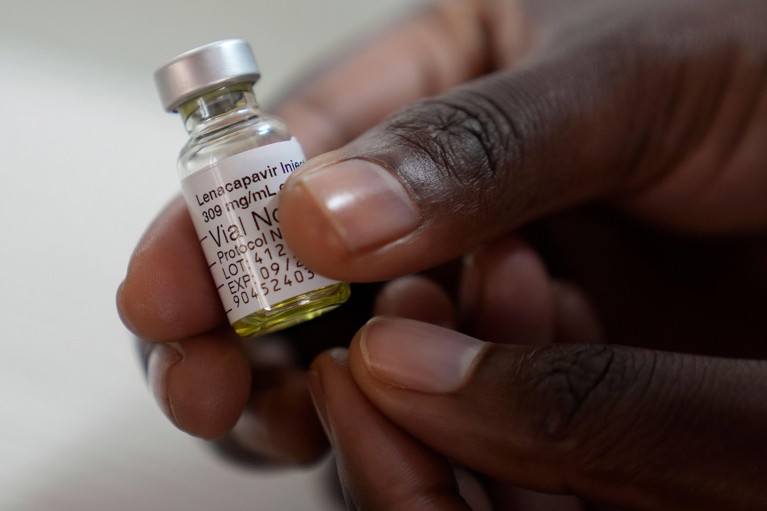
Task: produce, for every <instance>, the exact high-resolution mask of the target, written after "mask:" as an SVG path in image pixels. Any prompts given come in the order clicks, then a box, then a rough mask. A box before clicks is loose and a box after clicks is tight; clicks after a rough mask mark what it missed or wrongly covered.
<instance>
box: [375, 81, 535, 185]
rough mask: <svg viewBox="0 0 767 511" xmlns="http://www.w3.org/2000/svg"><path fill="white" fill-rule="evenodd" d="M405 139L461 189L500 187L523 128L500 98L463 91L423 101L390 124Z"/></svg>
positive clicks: (400, 139)
mask: <svg viewBox="0 0 767 511" xmlns="http://www.w3.org/2000/svg"><path fill="white" fill-rule="evenodd" d="M390 128H391V129H392V131H393V133H394V134H395V136H396V137H397V138H398V139H399V142H400V143H402V144H403V145H405V146H406V147H407V148H408V149H409V150H411V151H414V152H416V153H418V154H420V155H421V157H422V159H425V160H426V161H429V162H432V167H433V171H434V172H435V173H437V174H438V176H437V178H438V179H440V180H443V181H445V180H447V181H450V182H452V183H453V184H455V185H458V186H459V187H460V188H468V189H473V190H478V191H481V190H486V189H488V188H491V189H496V188H497V186H498V184H499V183H502V182H503V180H502V179H500V178H502V177H503V176H501V175H500V174H501V173H505V171H506V170H507V162H508V161H509V159H510V158H509V153H510V152H512V151H513V148H514V147H515V146H514V144H512V143H511V142H510V141H512V140H519V139H520V138H521V137H517V136H514V133H515V132H516V131H518V129H517V127H515V123H514V121H513V120H512V119H510V118H509V117H507V116H506V115H505V114H504V112H503V108H501V107H500V106H499V105H498V104H496V103H495V101H494V100H493V99H492V98H491V97H489V96H487V95H484V94H481V93H479V92H477V91H472V92H468V91H457V92H454V93H451V94H449V95H447V96H443V97H440V98H433V99H428V100H425V101H422V102H420V103H418V104H417V105H414V106H413V107H412V110H410V111H407V112H403V114H402V115H400V116H398V117H395V118H394V119H393V120H392V123H391V124H390Z"/></svg>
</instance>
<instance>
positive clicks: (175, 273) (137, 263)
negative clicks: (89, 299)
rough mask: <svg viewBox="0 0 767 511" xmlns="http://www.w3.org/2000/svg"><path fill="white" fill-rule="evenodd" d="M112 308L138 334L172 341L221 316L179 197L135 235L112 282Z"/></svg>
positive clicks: (212, 325) (209, 326) (209, 325)
mask: <svg viewBox="0 0 767 511" xmlns="http://www.w3.org/2000/svg"><path fill="white" fill-rule="evenodd" d="M117 308H118V313H119V316H120V318H121V320H122V321H123V323H124V324H125V326H126V327H127V328H128V329H130V330H131V331H132V332H133V333H134V334H136V335H137V336H139V337H141V338H143V339H152V340H161V341H175V340H179V339H183V338H186V337H190V336H193V335H197V334H199V333H201V332H204V331H208V330H211V329H213V328H215V327H216V326H218V325H220V324H221V323H223V322H224V321H225V319H224V318H225V316H224V312H223V308H222V307H221V304H220V302H219V300H218V295H217V292H216V289H215V287H214V285H213V281H212V279H211V277H210V273H209V270H208V268H207V264H206V262H205V258H204V256H203V255H202V251H201V250H200V248H199V244H198V242H197V235H196V234H195V232H194V227H193V226H192V223H191V220H190V218H189V215H188V213H187V211H186V209H185V206H184V204H183V201H182V200H181V199H176V200H174V201H172V202H171V203H170V204H169V205H168V206H167V207H166V208H165V210H163V211H162V212H161V213H160V214H159V215H158V217H157V218H156V219H155V221H154V222H152V224H151V225H150V226H149V227H148V228H147V230H146V232H145V233H144V234H143V236H142V237H141V240H140V241H139V243H138V244H137V247H136V250H135V251H134V253H133V255H132V256H131V260H130V263H129V265H128V270H127V273H126V276H125V279H124V280H123V282H122V283H121V284H120V286H119V288H118V291H117Z"/></svg>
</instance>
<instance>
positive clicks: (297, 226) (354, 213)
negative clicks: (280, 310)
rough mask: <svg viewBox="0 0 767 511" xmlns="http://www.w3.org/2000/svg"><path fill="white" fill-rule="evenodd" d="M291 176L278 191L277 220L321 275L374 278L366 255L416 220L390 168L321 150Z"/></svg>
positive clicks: (414, 225) (392, 240)
mask: <svg viewBox="0 0 767 511" xmlns="http://www.w3.org/2000/svg"><path fill="white" fill-rule="evenodd" d="M306 165H307V166H306V168H304V169H302V170H301V171H300V173H297V174H296V175H294V176H292V177H291V179H290V180H289V181H288V183H287V184H286V186H285V187H284V188H283V190H282V192H281V194H280V208H281V209H280V211H281V217H282V218H281V224H282V225H283V228H284V230H285V236H286V238H287V240H288V243H289V245H290V246H291V248H292V249H293V250H294V251H296V253H297V254H298V255H299V257H301V258H302V260H303V261H304V262H306V263H307V264H308V265H309V266H311V267H313V268H314V269H315V270H316V271H318V272H320V273H322V274H323V275H326V276H329V277H333V278H341V279H348V278H349V276H350V275H351V276H353V277H352V278H351V279H350V280H375V279H376V277H377V273H378V272H377V270H376V268H373V267H370V266H367V267H366V266H364V265H363V264H361V262H362V261H363V260H364V259H365V257H366V256H367V255H368V254H371V253H374V252H376V251H378V250H379V249H382V248H383V247H385V246H387V245H389V244H392V243H396V242H399V241H400V240H402V239H403V238H406V237H407V235H408V234H410V233H411V232H413V231H414V230H415V229H416V228H417V227H418V226H419V225H420V223H421V215H420V212H419V211H418V209H417V208H416V206H415V204H414V202H413V200H412V199H411V197H410V194H409V192H408V191H407V190H406V189H405V187H404V186H403V185H402V183H401V182H400V180H399V179H398V178H397V177H395V176H394V173H393V172H392V171H390V170H388V169H385V168H384V167H382V166H381V165H379V164H376V163H373V162H371V161H367V160H363V159H351V160H349V159H346V160H341V161H334V160H333V159H332V158H329V155H326V156H325V157H324V158H323V159H321V160H319V162H310V163H308V164H306Z"/></svg>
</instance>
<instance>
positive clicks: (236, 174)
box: [155, 39, 349, 336]
mask: <svg viewBox="0 0 767 511" xmlns="http://www.w3.org/2000/svg"><path fill="white" fill-rule="evenodd" d="M260 76H261V74H260V71H259V68H258V65H257V64H256V61H255V58H254V57H253V53H252V51H251V49H250V45H249V44H248V43H247V42H245V41H243V40H240V39H230V40H225V41H219V42H215V43H211V44H207V45H205V46H201V47H199V48H196V49H194V50H191V51H188V52H186V53H184V54H182V55H179V56H178V57H176V58H175V59H173V60H172V61H170V62H169V63H168V64H166V65H165V66H163V67H161V68H160V69H158V70H157V72H156V73H155V83H156V85H157V90H158V92H159V94H160V98H161V100H162V103H163V106H164V107H165V109H166V110H167V111H169V112H178V113H180V114H181V117H182V119H183V121H184V126H185V128H186V130H187V132H188V133H189V136H190V138H189V141H188V142H187V144H186V145H185V146H184V147H183V149H182V150H181V154H180V155H179V159H178V172H179V178H180V179H181V189H182V192H183V195H184V198H185V199H186V204H187V207H188V209H189V212H190V214H191V216H192V220H193V222H194V226H195V230H196V231H197V235H198V239H199V242H200V245H201V247H202V250H203V252H204V254H205V258H206V260H207V262H208V265H209V266H210V271H211V275H212V276H213V280H214V282H215V285H216V287H217V288H218V292H219V296H220V297H221V302H222V304H223V306H224V309H225V310H226V315H227V318H228V319H229V322H230V323H231V324H232V326H233V328H234V330H235V331H236V332H237V333H238V334H240V335H243V336H244V335H252V334H264V333H268V332H273V331H276V330H280V329H282V328H285V327H288V326H291V325H294V324H297V323H300V322H303V321H306V320H309V319H312V318H315V317H317V316H319V315H320V314H322V313H324V312H327V311H329V310H331V309H333V308H335V307H337V306H338V305H340V304H341V303H343V302H344V301H346V299H347V298H348V297H349V285H348V284H346V283H342V282H337V281H334V280H330V279H327V278H325V277H322V276H320V275H317V274H316V273H314V272H313V271H312V270H311V269H309V268H307V267H306V266H304V265H303V264H302V263H301V261H299V260H298V259H297V258H296V256H295V255H293V253H292V252H291V251H290V249H289V248H288V247H287V245H286V244H285V242H284V241H283V238H282V232H281V230H280V225H279V209H278V203H277V194H278V192H279V190H280V188H282V185H283V183H284V182H285V180H286V179H287V178H288V176H290V174H291V173H292V172H293V171H294V170H295V169H296V168H298V167H299V166H300V165H301V164H302V163H303V162H304V159H305V158H304V153H303V151H302V149H301V146H300V145H299V144H298V142H297V141H296V139H295V138H293V137H292V136H291V134H290V132H289V131H288V129H287V128H286V127H285V125H284V124H283V123H282V122H281V121H280V120H279V119H277V118H274V117H270V116H266V115H264V114H263V113H261V112H260V110H259V107H258V103H257V102H256V97H255V94H254V93H253V85H254V84H255V83H256V82H257V81H258V79H259V78H260Z"/></svg>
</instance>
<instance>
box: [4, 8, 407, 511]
mask: <svg viewBox="0 0 767 511" xmlns="http://www.w3.org/2000/svg"><path fill="white" fill-rule="evenodd" d="M409 3H412V2H408V1H407V0H379V1H376V2H363V1H359V0H357V1H355V0H280V1H273V2H266V1H263V0H251V1H245V0H222V1H218V2H213V1H201V0H173V1H163V0H153V1H150V0H134V1H130V2H110V1H108V0H100V1H95V0H92V1H89V0H67V1H61V2H59V1H54V0H0V115H2V121H1V122H0V150H2V154H3V156H4V158H3V162H2V164H1V165H0V175H1V176H2V183H1V184H0V237H1V238H2V242H0V250H2V254H1V256H0V510H35V511H36V510H58V511H61V510H80V511H90V510H111V511H121V510H136V509H141V510H176V509H178V510H181V509H183V510H186V511H191V510H213V509H215V510H219V511H226V510H235V509H236V510H243V509H257V510H267V511H272V510H291V511H294V510H299V509H312V510H325V509H327V510H330V509H335V507H334V506H333V505H332V502H333V500H332V499H331V498H330V497H329V496H328V494H327V492H326V490H325V488H324V485H323V477H325V474H326V472H327V467H323V466H318V467H315V468H312V469H308V470H302V471H281V472H259V471H252V470H250V471H249V470H243V469H242V468H238V467H234V466H231V465H229V464H227V463H226V462H224V461H222V460H221V459H219V458H217V457H216V456H214V455H213V454H212V453H211V452H209V450H207V449H206V447H205V446H204V444H203V443H202V442H201V441H198V440H195V439H192V438H190V437H187V436H186V435H185V434H183V433H181V432H178V431H177V430H175V429H174V428H173V426H171V425H170V423H169V422H168V421H167V420H166V419H165V418H164V417H163V416H162V414H161V412H160V411H159V410H158V409H157V408H156V407H155V405H154V403H153V401H152V398H151V396H150V394H149V392H148V391H147V389H146V387H145V385H144V381H143V375H142V372H141V370H140V368H139V364H138V362H137V356H136V352H135V349H134V346H133V344H132V339H131V336H130V334H129V333H128V332H127V331H126V330H125V329H124V328H123V327H122V325H121V324H120V321H119V319H118V317H117V314H116V311H115V307H114V294H115V290H116V288H117V286H118V284H119V283H120V281H121V280H122V277H123V275H124V272H125V268H126V265H127V262H128V258H129V256H130V253H131V251H132V250H133V247H134V245H135V243H136V241H137V240H138V238H139V236H140V235H141V233H142V231H143V230H144V228H145V227H146V225H147V224H148V222H149V221H150V220H151V218H152V217H153V216H154V214H155V213H156V212H157V211H158V210H159V208H161V207H162V206H163V205H164V204H165V203H166V202H167V201H168V200H169V199H170V198H171V197H172V196H173V195H174V194H175V193H176V190H177V189H178V183H177V180H176V173H175V160H176V155H177V153H178V150H179V149H180V147H181V145H182V144H183V143H184V141H185V132H184V130H183V127H182V125H181V121H180V119H179V118H178V117H177V116H172V115H169V114H166V113H164V112H163V110H162V108H161V107H160V104H159V101H158V99H157V97H156V95H155V91H154V86H153V83H152V73H153V72H154V70H155V69H156V68H157V67H159V66H160V65H162V64H163V63H165V62H166V61H167V60H169V59H170V58H172V57H173V56H175V55H177V54H178V53H180V52H182V51H185V50H188V49H190V48H193V47H195V46H198V45H200V44H204V43H207V42H211V41H214V40H218V39H223V38H228V37H242V38H245V39H247V40H249V41H250V42H251V44H252V46H253V48H254V50H255V52H256V57H257V59H258V60H259V63H260V65H261V68H262V73H263V79H262V81H261V82H260V83H259V86H258V87H257V93H258V96H259V99H260V100H261V101H262V102H265V103H268V102H269V98H270V97H273V96H276V95H277V94H278V93H279V91H280V89H281V88H282V87H285V86H287V84H288V83H289V81H290V79H291V78H292V77H295V76H296V75H297V74H299V73H300V72H301V70H302V69H303V68H305V67H306V66H308V65H310V63H311V62H312V61H313V60H315V59H316V58H318V57H319V56H320V55H324V54H326V53H327V52H329V51H333V50H343V48H344V47H345V46H347V45H349V44H350V41H353V40H354V38H355V37H356V36H358V35H359V34H361V33H363V32H366V31H369V30H370V29H371V28H372V27H376V26H380V25H381V24H383V23H386V21H387V20H388V19H391V18H392V17H394V16H396V15H397V14H398V13H400V12H402V11H403V9H405V8H406V7H407V4H409Z"/></svg>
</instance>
